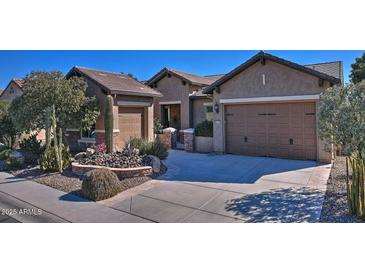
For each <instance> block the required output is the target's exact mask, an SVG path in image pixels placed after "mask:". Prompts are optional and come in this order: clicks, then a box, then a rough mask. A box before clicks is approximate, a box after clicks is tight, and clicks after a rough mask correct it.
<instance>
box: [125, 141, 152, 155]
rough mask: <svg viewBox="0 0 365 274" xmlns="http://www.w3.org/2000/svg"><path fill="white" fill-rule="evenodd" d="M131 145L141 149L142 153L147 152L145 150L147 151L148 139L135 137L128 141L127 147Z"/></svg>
mask: <svg viewBox="0 0 365 274" xmlns="http://www.w3.org/2000/svg"><path fill="white" fill-rule="evenodd" d="M129 145H130V146H131V147H134V148H137V149H139V152H140V154H145V153H144V151H146V148H147V145H148V141H147V140H145V139H142V138H133V139H131V140H129V142H127V143H126V145H125V148H128V146H129Z"/></svg>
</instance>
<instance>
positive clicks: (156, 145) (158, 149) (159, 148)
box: [144, 140, 169, 160]
mask: <svg viewBox="0 0 365 274" xmlns="http://www.w3.org/2000/svg"><path fill="white" fill-rule="evenodd" d="M144 154H146V155H153V156H156V157H158V158H160V160H165V159H166V158H167V156H169V152H168V149H167V147H166V145H165V144H163V143H162V142H161V141H160V140H155V141H152V142H148V146H147V150H146V151H145V153H144Z"/></svg>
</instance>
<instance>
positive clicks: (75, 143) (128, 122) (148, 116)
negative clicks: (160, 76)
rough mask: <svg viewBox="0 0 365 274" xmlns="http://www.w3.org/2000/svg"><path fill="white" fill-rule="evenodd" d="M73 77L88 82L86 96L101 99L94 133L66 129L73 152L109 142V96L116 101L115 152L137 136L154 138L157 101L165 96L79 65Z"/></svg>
mask: <svg viewBox="0 0 365 274" xmlns="http://www.w3.org/2000/svg"><path fill="white" fill-rule="evenodd" d="M72 76H79V77H83V78H84V79H85V80H86V82H87V86H88V87H87V90H86V95H87V96H95V97H96V98H97V99H98V104H99V110H100V116H99V117H98V119H97V121H96V124H95V127H94V128H93V129H92V130H90V131H81V130H80V128H69V129H67V130H66V138H65V139H66V142H67V144H68V145H69V146H70V147H71V149H73V150H80V149H83V148H85V147H87V146H88V145H90V144H100V143H104V142H105V128H104V108H105V99H106V96H107V95H109V94H110V95H112V96H113V98H114V107H113V118H114V128H113V143H114V149H122V148H123V147H124V145H125V143H126V142H127V141H129V140H130V139H131V138H133V137H138V138H145V139H148V140H152V139H153V137H154V133H153V99H154V98H159V97H161V96H162V95H161V93H160V92H158V91H157V90H154V89H152V88H150V87H149V86H146V85H144V84H142V83H141V82H139V81H137V80H135V79H133V78H132V77H130V76H128V75H126V74H121V73H112V72H107V71H103V70H97V69H90V68H83V67H78V66H75V67H73V68H72V69H71V70H70V71H69V72H68V74H67V76H66V77H72Z"/></svg>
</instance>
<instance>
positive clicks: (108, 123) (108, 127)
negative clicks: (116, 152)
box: [104, 95, 114, 153]
mask: <svg viewBox="0 0 365 274" xmlns="http://www.w3.org/2000/svg"><path fill="white" fill-rule="evenodd" d="M113 104H114V100H113V97H112V96H111V95H107V96H106V99H105V113H104V127H105V144H106V149H107V152H108V153H111V152H113Z"/></svg>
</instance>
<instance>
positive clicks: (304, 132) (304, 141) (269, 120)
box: [225, 102, 317, 160]
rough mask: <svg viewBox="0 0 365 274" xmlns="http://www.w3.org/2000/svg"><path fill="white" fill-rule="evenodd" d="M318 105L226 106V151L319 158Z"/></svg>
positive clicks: (283, 156)
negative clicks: (317, 135)
mask: <svg viewBox="0 0 365 274" xmlns="http://www.w3.org/2000/svg"><path fill="white" fill-rule="evenodd" d="M315 109H316V108H315V103H314V102H303V103H265V104H264V103H262V104H247V105H246V104H245V105H226V106H225V119H226V120H225V127H226V152H227V153H232V154H244V155H254V156H270V157H279V158H289V159H308V160H315V159H316V158H317V142H316V140H317V137H316V113H315V112H316V111H315Z"/></svg>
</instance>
